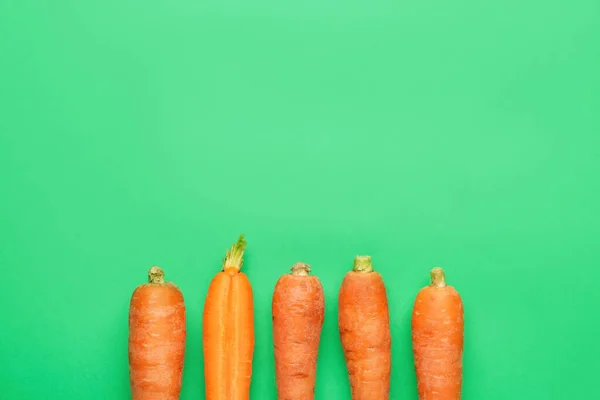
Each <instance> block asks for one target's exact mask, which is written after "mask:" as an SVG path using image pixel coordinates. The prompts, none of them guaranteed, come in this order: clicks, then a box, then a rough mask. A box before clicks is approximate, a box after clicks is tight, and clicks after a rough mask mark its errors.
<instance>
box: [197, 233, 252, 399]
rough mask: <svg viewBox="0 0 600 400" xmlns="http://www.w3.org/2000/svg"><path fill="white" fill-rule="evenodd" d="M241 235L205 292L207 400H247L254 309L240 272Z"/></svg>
mask: <svg viewBox="0 0 600 400" xmlns="http://www.w3.org/2000/svg"><path fill="white" fill-rule="evenodd" d="M245 247H246V242H245V241H244V237H243V235H242V236H240V238H239V239H238V241H237V242H236V243H235V244H234V245H233V246H232V247H231V250H229V251H228V252H227V256H226V257H225V260H224V262H223V270H222V271H221V272H219V273H217V274H216V275H215V277H214V278H213V280H212V282H211V283H210V286H209V288H208V294H207V296H206V302H205V304H204V315H203V326H202V335H203V338H202V339H203V340H202V342H203V348H204V376H205V381H206V399H207V400H247V399H248V398H249V390H250V378H251V376H252V357H253V352H254V305H253V296H252V287H251V285H250V281H249V280H248V277H247V276H246V275H245V274H244V273H243V272H240V269H241V268H242V261H243V255H244V249H245Z"/></svg>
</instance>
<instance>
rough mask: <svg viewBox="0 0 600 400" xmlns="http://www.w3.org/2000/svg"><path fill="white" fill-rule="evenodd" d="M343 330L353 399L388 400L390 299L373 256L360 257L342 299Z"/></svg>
mask: <svg viewBox="0 0 600 400" xmlns="http://www.w3.org/2000/svg"><path fill="white" fill-rule="evenodd" d="M338 307H339V315H338V319H339V321H338V322H339V329H340V335H341V340H342V347H343V349H344V356H345V358H346V364H347V366H348V375H349V378H350V387H351V390H352V399H353V400H387V399H388V398H389V395H390V372H391V365H392V355H391V334H390V317H389V310H388V300H387V294H386V289H385V285H384V283H383V279H382V278H381V275H379V273H377V272H375V271H373V266H372V264H371V257H369V256H358V257H356V259H355V260H354V269H353V270H352V271H350V272H348V273H347V274H346V276H345V277H344V280H343V282H342V287H341V289H340V292H339V299H338Z"/></svg>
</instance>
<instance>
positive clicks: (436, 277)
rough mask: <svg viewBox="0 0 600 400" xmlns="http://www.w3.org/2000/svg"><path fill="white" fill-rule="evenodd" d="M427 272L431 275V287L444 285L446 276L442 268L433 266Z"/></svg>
mask: <svg viewBox="0 0 600 400" xmlns="http://www.w3.org/2000/svg"><path fill="white" fill-rule="evenodd" d="M429 274H430V275H431V286H432V287H444V286H446V276H445V275H444V270H443V269H441V268H440V267H435V268H433V269H432V270H431V271H430V272H429Z"/></svg>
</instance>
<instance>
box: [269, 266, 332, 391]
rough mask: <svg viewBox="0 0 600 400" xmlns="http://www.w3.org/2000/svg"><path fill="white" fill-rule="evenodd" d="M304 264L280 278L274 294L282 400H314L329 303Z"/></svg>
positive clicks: (278, 386) (277, 372) (275, 330)
mask: <svg viewBox="0 0 600 400" xmlns="http://www.w3.org/2000/svg"><path fill="white" fill-rule="evenodd" d="M309 272H310V268H309V266H308V265H306V264H304V263H297V264H295V265H294V266H293V267H292V273H291V274H286V275H284V276H282V277H281V278H279V280H278V281H277V284H276V285H275V291H274V293H273V303H272V310H273V344H274V347H275V371H276V378H277V396H278V399H279V400H312V399H314V392H315V381H316V373H317V355H318V352H319V342H320V340H321V330H322V328H323V316H324V312H325V299H324V295H323V286H322V285H321V282H320V281H319V278H317V277H316V276H310V275H309Z"/></svg>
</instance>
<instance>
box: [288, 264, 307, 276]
mask: <svg viewBox="0 0 600 400" xmlns="http://www.w3.org/2000/svg"><path fill="white" fill-rule="evenodd" d="M291 270H292V275H296V276H308V273H309V272H310V266H309V265H308V264H305V263H302V262H298V263H296V264H294V266H293V267H292V268H291Z"/></svg>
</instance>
